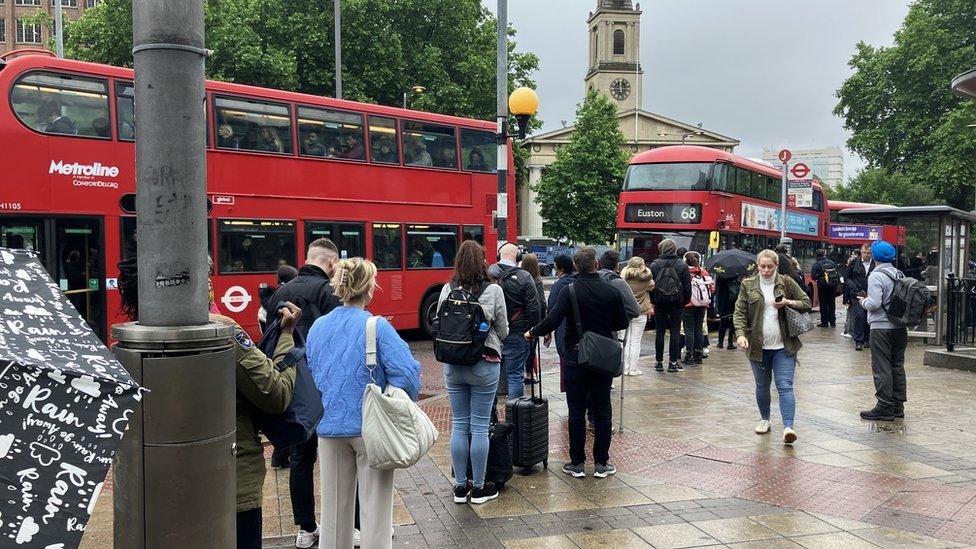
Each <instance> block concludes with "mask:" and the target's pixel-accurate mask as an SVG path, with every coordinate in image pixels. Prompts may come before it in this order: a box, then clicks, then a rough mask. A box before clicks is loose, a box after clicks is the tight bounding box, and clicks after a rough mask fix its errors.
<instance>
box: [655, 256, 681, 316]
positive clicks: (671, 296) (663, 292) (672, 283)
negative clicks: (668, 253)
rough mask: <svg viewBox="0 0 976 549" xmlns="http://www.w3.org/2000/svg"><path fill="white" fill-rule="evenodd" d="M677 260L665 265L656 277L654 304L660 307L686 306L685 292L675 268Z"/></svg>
mask: <svg viewBox="0 0 976 549" xmlns="http://www.w3.org/2000/svg"><path fill="white" fill-rule="evenodd" d="M675 261H678V260H677V259H675V260H673V261H670V262H667V263H663V264H662V267H661V270H660V271H658V272H657V276H656V277H654V296H655V299H654V302H655V303H656V304H658V305H684V304H685V303H684V291H683V290H682V288H681V278H679V277H678V271H677V269H675V268H674V265H675Z"/></svg>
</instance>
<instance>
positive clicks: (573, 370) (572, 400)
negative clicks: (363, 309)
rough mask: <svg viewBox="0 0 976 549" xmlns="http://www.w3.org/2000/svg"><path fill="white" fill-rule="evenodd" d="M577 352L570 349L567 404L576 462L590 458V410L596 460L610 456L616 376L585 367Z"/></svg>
mask: <svg viewBox="0 0 976 549" xmlns="http://www.w3.org/2000/svg"><path fill="white" fill-rule="evenodd" d="M578 357H579V353H578V352H577V351H574V350H573V351H571V350H567V351H566V368H565V374H564V377H565V381H566V404H568V405H569V459H570V460H571V461H572V462H573V463H574V464H580V463H584V462H585V461H586V450H585V446H586V412H587V410H589V413H590V419H591V420H592V421H593V461H594V462H595V463H604V464H605V463H606V462H607V460H609V459H610V430H611V427H612V426H613V411H612V408H611V407H610V384H611V382H612V381H613V378H612V377H610V376H607V375H602V374H595V373H593V372H590V371H588V370H584V369H583V368H581V367H580V366H579V363H578V362H577V360H578Z"/></svg>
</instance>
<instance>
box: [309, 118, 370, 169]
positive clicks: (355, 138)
mask: <svg viewBox="0 0 976 549" xmlns="http://www.w3.org/2000/svg"><path fill="white" fill-rule="evenodd" d="M298 137H299V139H301V147H300V148H299V153H300V154H302V155H303V156H325V157H328V158H345V159H347V160H366V149H365V148H363V115H361V114H356V113H351V112H343V111H333V110H328V109H314V108H311V107H298Z"/></svg>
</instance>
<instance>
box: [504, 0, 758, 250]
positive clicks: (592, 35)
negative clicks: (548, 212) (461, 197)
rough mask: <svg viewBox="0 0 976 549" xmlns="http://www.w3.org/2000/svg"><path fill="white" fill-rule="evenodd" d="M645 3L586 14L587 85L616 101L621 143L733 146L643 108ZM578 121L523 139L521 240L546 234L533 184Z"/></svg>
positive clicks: (619, 3) (610, 4)
mask: <svg viewBox="0 0 976 549" xmlns="http://www.w3.org/2000/svg"><path fill="white" fill-rule="evenodd" d="M641 13H642V12H641V9H640V4H636V5H634V4H633V3H632V1H631V0H597V9H596V11H594V12H592V13H591V14H590V16H589V19H588V20H587V28H588V36H589V50H588V51H589V56H588V64H587V72H586V76H585V78H584V80H583V83H584V91H588V90H591V89H592V90H597V91H599V92H600V93H604V94H606V95H607V97H609V98H610V99H611V100H612V101H613V102H614V103H616V105H617V118H618V120H619V123H620V131H621V132H622V133H623V135H624V143H623V144H622V145H621V147H622V148H623V149H624V150H625V151H626V152H627V154H629V155H634V154H637V153H639V152H643V151H646V150H649V149H652V148H655V147H662V146H666V145H681V144H687V145H701V146H705V147H716V148H719V149H722V150H725V151H729V152H731V151H732V150H733V149H734V148H735V147H736V146H737V145H738V144H739V141H738V140H736V139H733V138H731V137H726V136H724V135H720V134H718V133H715V132H712V131H709V130H707V129H704V128H702V127H701V125H700V124H699V125H693V124H688V123H685V122H681V121H678V120H674V119H671V118H668V117H666V116H662V115H660V114H655V113H652V112H648V111H645V110H643V104H642V103H643V101H642V95H643V92H642V89H643V76H644V70H643V69H642V68H641V65H640V17H641ZM573 131H574V128H573V126H567V127H564V128H560V129H557V130H553V131H549V132H546V133H543V134H539V135H536V136H533V137H531V138H530V139H527V140H525V141H524V142H522V143H521V144H520V145H521V146H523V147H526V148H527V149H528V150H529V161H528V163H527V166H526V168H527V169H528V171H529V177H528V182H529V185H523V186H522V188H521V189H520V190H519V196H518V203H519V240H522V241H524V240H535V239H540V238H543V236H542V223H543V219H542V217H541V216H540V215H539V205H538V204H536V203H535V192H533V191H532V190H531V188H530V187H531V186H532V185H535V184H536V183H538V182H539V180H540V179H541V178H542V173H543V171H544V170H545V169H546V167H547V166H548V165H550V164H552V163H553V161H555V159H556V151H557V150H559V148H560V147H562V146H565V145H566V144H568V143H569V142H570V140H571V139H572V136H573Z"/></svg>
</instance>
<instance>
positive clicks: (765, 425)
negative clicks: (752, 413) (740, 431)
mask: <svg viewBox="0 0 976 549" xmlns="http://www.w3.org/2000/svg"><path fill="white" fill-rule="evenodd" d="M771 427H772V425H771V424H770V423H769V420H768V419H764V420H761V421H760V422H759V425H756V434H757V435H765V434H766V433H768V432H769V429H770V428H771Z"/></svg>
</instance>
